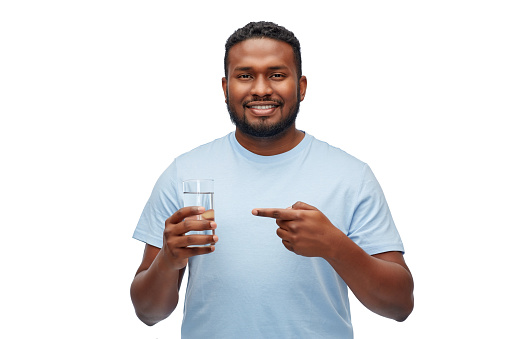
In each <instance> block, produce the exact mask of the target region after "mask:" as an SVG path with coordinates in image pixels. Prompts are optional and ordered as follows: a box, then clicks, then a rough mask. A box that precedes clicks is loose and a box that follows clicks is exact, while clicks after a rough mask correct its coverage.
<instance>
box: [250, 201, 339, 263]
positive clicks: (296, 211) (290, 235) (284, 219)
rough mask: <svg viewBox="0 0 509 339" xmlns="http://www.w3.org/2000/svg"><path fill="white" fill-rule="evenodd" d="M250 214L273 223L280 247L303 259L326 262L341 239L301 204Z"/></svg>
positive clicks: (326, 221)
mask: <svg viewBox="0 0 509 339" xmlns="http://www.w3.org/2000/svg"><path fill="white" fill-rule="evenodd" d="M252 213H253V215H256V216H259V217H268V218H273V219H276V224H277V225H278V226H279V228H278V229H277V231H276V233H277V235H278V236H279V237H280V238H281V239H282V241H283V245H284V246H285V247H286V248H287V249H288V250H289V251H292V252H295V253H296V254H299V255H303V256H306V257H322V258H326V257H327V256H328V253H329V250H330V248H331V246H333V244H334V243H337V241H338V240H339V239H340V238H341V236H342V235H343V236H344V234H343V232H341V231H340V230H339V229H338V228H337V227H335V226H334V225H333V224H332V223H331V222H330V220H329V219H328V218H327V217H326V216H325V215H324V214H323V213H322V212H320V211H319V210H318V209H317V208H316V207H313V206H311V205H308V204H306V203H303V202H300V201H299V202H297V203H295V204H293V206H292V207H291V208H290V207H289V208H286V209H284V208H255V209H254V210H253V212H252Z"/></svg>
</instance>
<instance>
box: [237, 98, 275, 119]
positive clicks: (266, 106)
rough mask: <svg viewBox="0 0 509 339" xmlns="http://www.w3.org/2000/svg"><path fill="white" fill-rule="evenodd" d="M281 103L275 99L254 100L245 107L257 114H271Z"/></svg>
mask: <svg viewBox="0 0 509 339" xmlns="http://www.w3.org/2000/svg"><path fill="white" fill-rule="evenodd" d="M279 106H280V104H279V103H277V102H274V101H253V102H250V103H249V104H247V105H245V107H246V108H247V109H248V110H249V111H250V112H251V113H252V114H253V115H256V116H260V117H262V116H270V115H272V114H274V112H275V111H276V110H277V109H278V108H279Z"/></svg>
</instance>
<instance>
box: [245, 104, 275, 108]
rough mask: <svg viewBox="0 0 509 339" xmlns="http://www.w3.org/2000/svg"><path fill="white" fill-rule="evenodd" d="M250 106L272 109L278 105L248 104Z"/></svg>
mask: <svg viewBox="0 0 509 339" xmlns="http://www.w3.org/2000/svg"><path fill="white" fill-rule="evenodd" d="M248 107H249V108H253V109H271V108H276V107H277V105H263V106H262V105H253V106H248Z"/></svg>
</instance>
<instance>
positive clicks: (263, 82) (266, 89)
mask: <svg viewBox="0 0 509 339" xmlns="http://www.w3.org/2000/svg"><path fill="white" fill-rule="evenodd" d="M252 84H253V86H252V87H251V95H252V96H259V97H264V96H268V95H272V93H273V91H272V87H271V85H270V80H269V79H267V78H265V77H257V78H256V79H255V80H254V81H253V82H252Z"/></svg>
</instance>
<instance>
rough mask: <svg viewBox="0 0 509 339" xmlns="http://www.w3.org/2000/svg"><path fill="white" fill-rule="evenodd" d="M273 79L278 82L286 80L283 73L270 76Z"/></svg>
mask: <svg viewBox="0 0 509 339" xmlns="http://www.w3.org/2000/svg"><path fill="white" fill-rule="evenodd" d="M270 77H271V78H272V79H276V80H282V79H284V78H285V75H284V74H282V73H274V74H272V75H271V76H270Z"/></svg>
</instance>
